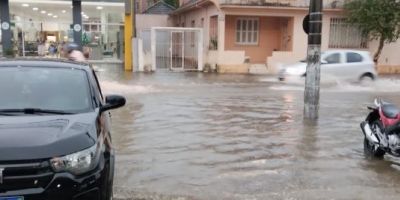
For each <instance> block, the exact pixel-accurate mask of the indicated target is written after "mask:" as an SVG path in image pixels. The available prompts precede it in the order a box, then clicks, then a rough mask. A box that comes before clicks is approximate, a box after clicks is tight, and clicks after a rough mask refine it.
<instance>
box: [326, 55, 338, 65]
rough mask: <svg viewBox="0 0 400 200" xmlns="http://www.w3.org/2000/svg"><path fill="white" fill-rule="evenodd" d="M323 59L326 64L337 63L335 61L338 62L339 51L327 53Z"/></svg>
mask: <svg viewBox="0 0 400 200" xmlns="http://www.w3.org/2000/svg"><path fill="white" fill-rule="evenodd" d="M325 61H326V62H327V63H328V64H337V63H340V54H339V53H334V54H331V55H329V56H327V57H326V58H325Z"/></svg>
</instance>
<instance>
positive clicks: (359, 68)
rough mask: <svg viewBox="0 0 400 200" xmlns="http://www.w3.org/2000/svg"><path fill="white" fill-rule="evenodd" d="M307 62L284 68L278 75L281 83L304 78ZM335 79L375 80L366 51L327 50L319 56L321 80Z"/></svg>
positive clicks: (372, 63)
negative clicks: (294, 78) (295, 78)
mask: <svg viewBox="0 0 400 200" xmlns="http://www.w3.org/2000/svg"><path fill="white" fill-rule="evenodd" d="M306 67H307V62H306V61H301V62H299V63H295V64H292V65H287V66H284V68H283V69H281V70H280V72H279V74H278V78H279V80H281V81H285V80H287V79H290V78H293V77H305V76H306ZM327 77H335V78H339V79H344V80H348V81H357V82H358V81H363V80H375V79H376V78H377V73H376V71H375V63H374V61H373V60H372V58H371V56H370V54H369V52H368V51H357V50H328V51H325V52H323V53H322V54H321V80H323V79H324V78H327Z"/></svg>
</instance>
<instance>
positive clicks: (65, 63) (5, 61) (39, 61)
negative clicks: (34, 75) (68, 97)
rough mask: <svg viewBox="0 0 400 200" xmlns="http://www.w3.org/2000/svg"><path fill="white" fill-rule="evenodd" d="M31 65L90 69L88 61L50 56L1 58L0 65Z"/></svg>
mask: <svg viewBox="0 0 400 200" xmlns="http://www.w3.org/2000/svg"><path fill="white" fill-rule="evenodd" d="M9 66H31V67H61V68H75V69H83V70H90V66H89V64H88V63H82V62H76V61H70V60H66V59H54V58H53V59H51V58H10V59H9V58H1V59H0V67H9Z"/></svg>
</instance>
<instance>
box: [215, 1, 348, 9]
mask: <svg viewBox="0 0 400 200" xmlns="http://www.w3.org/2000/svg"><path fill="white" fill-rule="evenodd" d="M346 1H349V0H323V6H324V8H328V9H335V8H343V5H344V3H345V2H346ZM219 2H220V4H221V5H243V6H270V7H301V8H306V7H309V6H310V0H219Z"/></svg>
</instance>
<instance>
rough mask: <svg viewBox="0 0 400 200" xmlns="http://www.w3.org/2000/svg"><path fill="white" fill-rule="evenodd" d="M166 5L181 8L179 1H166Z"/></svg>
mask: <svg viewBox="0 0 400 200" xmlns="http://www.w3.org/2000/svg"><path fill="white" fill-rule="evenodd" d="M164 2H165V3H167V4H169V5H170V6H172V7H174V8H178V7H179V0H164Z"/></svg>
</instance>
